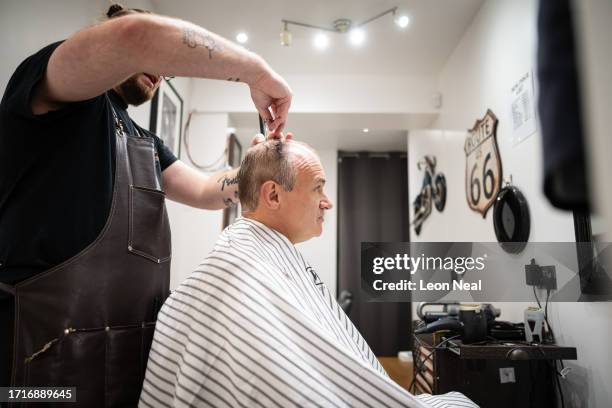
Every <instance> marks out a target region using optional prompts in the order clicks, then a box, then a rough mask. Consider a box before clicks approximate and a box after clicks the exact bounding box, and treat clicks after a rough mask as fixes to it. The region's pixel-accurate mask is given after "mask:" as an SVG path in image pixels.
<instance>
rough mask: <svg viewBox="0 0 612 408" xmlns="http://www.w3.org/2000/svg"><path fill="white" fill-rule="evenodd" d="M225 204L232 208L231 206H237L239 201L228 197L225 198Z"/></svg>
mask: <svg viewBox="0 0 612 408" xmlns="http://www.w3.org/2000/svg"><path fill="white" fill-rule="evenodd" d="M223 204H225V206H226V207H227V208H231V207H233V206H235V205H236V204H238V203H235V202H234V201H232V199H231V198H229V197H226V198H224V199H223Z"/></svg>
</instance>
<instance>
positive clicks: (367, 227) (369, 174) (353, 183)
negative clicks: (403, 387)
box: [337, 152, 411, 356]
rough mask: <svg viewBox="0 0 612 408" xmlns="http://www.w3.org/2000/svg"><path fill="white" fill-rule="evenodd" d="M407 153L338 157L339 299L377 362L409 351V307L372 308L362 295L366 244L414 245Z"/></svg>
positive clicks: (344, 154)
mask: <svg viewBox="0 0 612 408" xmlns="http://www.w3.org/2000/svg"><path fill="white" fill-rule="evenodd" d="M408 211H409V203H408V163H407V159H406V154H405V153H399V152H390V153H382V154H381V153H367V152H361V153H349V152H339V153H338V285H337V287H338V293H340V292H342V291H343V290H349V291H350V292H351V293H352V294H353V304H352V307H351V310H350V313H349V317H350V318H351V320H352V321H353V323H354V324H355V326H357V328H358V329H359V331H360V332H361V334H362V335H363V336H364V338H365V339H366V340H367V342H368V344H369V345H370V347H371V348H372V350H373V351H374V353H375V354H376V355H377V356H395V355H397V352H398V351H399V350H409V349H410V330H411V312H410V306H411V304H410V302H405V303H377V302H367V301H366V299H365V298H364V296H363V295H362V294H361V290H360V286H361V277H360V269H361V264H360V259H361V242H362V241H363V242H365V241H370V242H374V241H380V242H382V241H387V242H407V241H409V240H410V235H409V234H410V228H409V227H410V226H409V220H408Z"/></svg>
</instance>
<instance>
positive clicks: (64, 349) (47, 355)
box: [25, 328, 106, 406]
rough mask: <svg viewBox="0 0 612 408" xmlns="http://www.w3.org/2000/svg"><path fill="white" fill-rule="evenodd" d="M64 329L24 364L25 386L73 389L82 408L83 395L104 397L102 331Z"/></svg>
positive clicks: (103, 334)
mask: <svg viewBox="0 0 612 408" xmlns="http://www.w3.org/2000/svg"><path fill="white" fill-rule="evenodd" d="M68 330H70V331H69V332H68V333H64V334H63V336H62V337H60V338H58V339H56V340H52V341H51V342H49V343H47V345H49V344H51V346H50V347H48V350H45V348H47V345H45V347H43V349H42V350H41V351H40V352H37V353H35V354H34V355H33V356H32V357H30V359H31V360H30V361H28V362H26V363H25V364H26V370H25V372H26V381H25V386H28V387H32V386H40V387H42V386H45V387H76V389H77V390H76V391H77V393H76V399H77V403H78V404H79V405H81V406H84V405H82V404H83V403H85V401H84V399H83V396H86V395H89V396H91V395H97V396H102V395H104V366H105V361H104V360H105V354H106V353H105V349H106V332H105V330H104V329H103V328H101V329H100V328H96V329H80V330H74V329H68ZM98 400H100V399H99V398H98ZM95 405H98V404H95Z"/></svg>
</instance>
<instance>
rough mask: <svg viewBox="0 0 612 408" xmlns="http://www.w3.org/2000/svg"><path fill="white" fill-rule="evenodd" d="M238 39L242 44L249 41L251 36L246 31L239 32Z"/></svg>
mask: <svg viewBox="0 0 612 408" xmlns="http://www.w3.org/2000/svg"><path fill="white" fill-rule="evenodd" d="M236 41H238V42H239V43H240V44H245V43H246V42H247V41H249V36H248V35H246V33H238V35H237V36H236Z"/></svg>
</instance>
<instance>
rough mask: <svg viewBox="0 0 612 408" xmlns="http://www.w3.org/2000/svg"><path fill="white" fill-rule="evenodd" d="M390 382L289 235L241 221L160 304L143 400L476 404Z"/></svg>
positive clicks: (173, 403) (153, 403) (177, 403)
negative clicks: (425, 394) (415, 391)
mask: <svg viewBox="0 0 612 408" xmlns="http://www.w3.org/2000/svg"><path fill="white" fill-rule="evenodd" d="M442 397H444V398H445V399H444V398H442V399H440V398H439V397H438V396H433V397H429V398H433V400H423V399H421V398H420V397H418V398H417V397H415V396H413V395H412V394H410V393H408V392H406V391H405V390H404V389H402V388H401V387H399V386H398V385H396V384H395V383H394V382H393V381H392V380H390V379H389V377H388V376H387V374H386V372H385V371H384V369H383V368H382V367H381V365H380V364H379V362H378V360H377V359H376V357H375V356H374V354H373V353H372V350H370V347H369V346H368V344H367V343H366V342H365V340H364V339H363V338H362V337H361V335H360V334H359V332H358V331H357V329H356V328H355V327H354V326H353V324H352V323H351V321H350V320H349V319H348V318H347V316H346V314H345V313H344V312H343V311H342V309H341V308H340V307H339V305H338V304H337V303H336V301H335V299H334V298H333V297H332V296H331V295H330V293H329V291H328V290H327V288H326V286H325V285H324V284H323V283H322V282H321V281H319V280H318V277H317V276H316V273H314V271H313V270H312V268H311V267H310V266H309V265H308V263H307V262H306V261H305V260H304V258H303V257H302V255H301V254H300V252H299V251H298V250H297V249H296V248H295V246H294V245H293V244H292V243H291V242H290V241H289V240H288V239H287V238H286V237H285V236H283V235H281V234H279V233H278V232H276V231H274V230H272V229H270V228H268V227H266V226H265V225H263V224H261V223H258V222H256V221H253V220H249V219H245V218H241V219H238V220H237V221H236V222H235V223H234V224H233V225H231V226H230V227H228V228H226V229H225V231H223V233H222V234H221V236H220V238H219V240H218V241H217V243H216V245H215V248H214V250H213V251H212V252H211V253H210V255H209V256H208V257H206V259H205V260H204V261H203V263H202V264H201V265H200V266H199V267H198V268H197V270H196V271H195V272H194V273H192V274H191V275H190V276H189V278H187V279H186V280H185V282H183V283H182V284H181V285H180V286H179V287H178V288H177V289H176V290H175V291H174V292H173V293H172V295H171V296H170V297H169V298H168V300H167V301H166V303H165V304H164V306H163V307H162V309H161V311H160V313H159V315H158V322H157V326H156V329H155V335H154V339H153V345H152V346H151V352H150V355H149V362H148V364H147V371H146V376H145V380H144V385H143V390H142V394H141V397H140V406H149V407H160V406H167V407H185V406H206V407H224V406H232V407H233V406H249V407H251V406H253V407H254V406H263V407H279V408H284V407H290V406H323V407H335V406H339V407H345V406H350V407H362V406H364V407H365V406H371V407H399V406H404V407H429V406H434V407H443V406H446V407H450V406H453V407H455V406H457V407H475V405H474V404H473V403H472V402H471V401H470V400H468V399H467V398H465V397H464V396H463V395H461V394H458V393H452V395H451V394H446V395H445V396H442Z"/></svg>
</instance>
